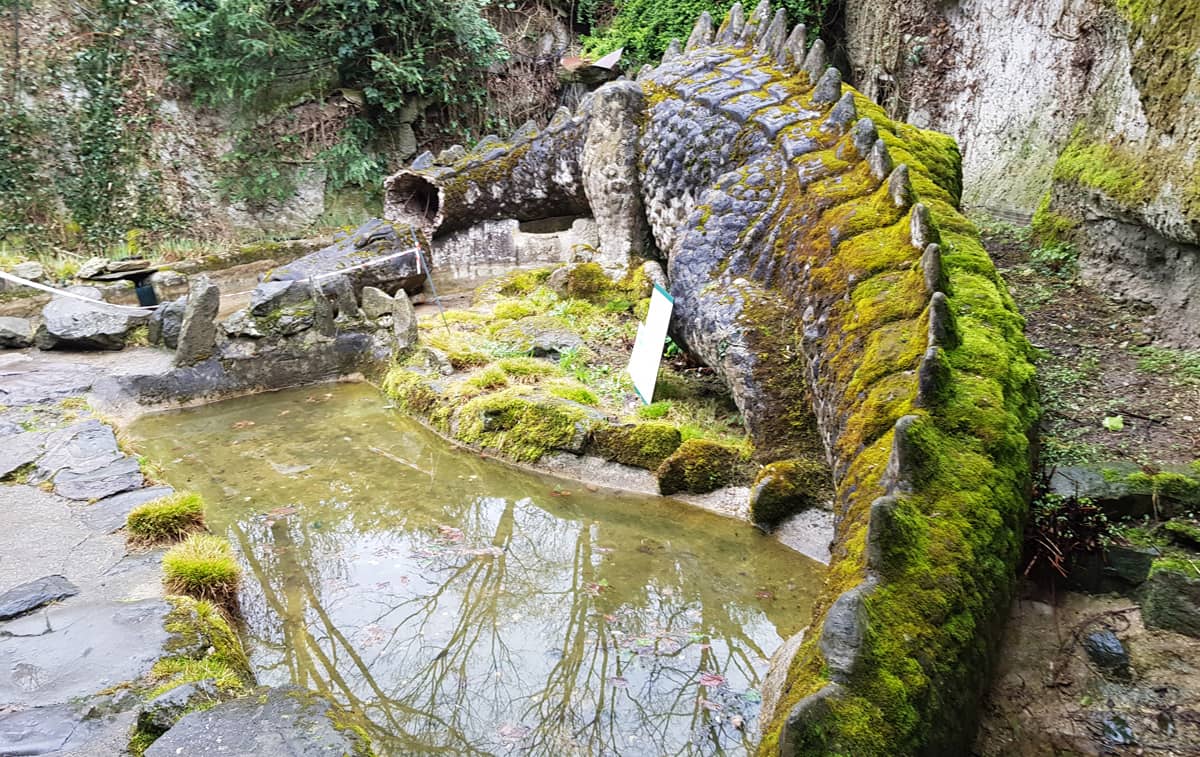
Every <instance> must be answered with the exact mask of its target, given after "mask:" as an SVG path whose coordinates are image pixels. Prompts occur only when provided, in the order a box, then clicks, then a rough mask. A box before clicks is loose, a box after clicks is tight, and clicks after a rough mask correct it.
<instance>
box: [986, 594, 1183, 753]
mask: <svg viewBox="0 0 1200 757" xmlns="http://www.w3.org/2000/svg"><path fill="white" fill-rule="evenodd" d="M1055 600H1057V601H1055ZM1106 628H1107V629H1108V630H1111V631H1113V632H1114V633H1115V634H1116V635H1117V637H1118V638H1120V640H1121V642H1122V643H1123V644H1124V646H1125V648H1126V650H1127V651H1128V652H1129V656H1130V660H1131V662H1130V668H1131V671H1132V674H1131V678H1130V679H1129V680H1122V679H1121V678H1120V677H1119V676H1116V675H1112V674H1110V675H1108V676H1107V677H1106V676H1105V675H1104V674H1103V673H1102V672H1101V670H1100V669H1099V668H1098V667H1097V666H1096V665H1095V664H1094V663H1092V662H1091V660H1090V659H1089V658H1088V655H1087V653H1086V652H1085V651H1084V648H1083V645H1082V640H1083V639H1084V637H1086V636H1087V635H1088V634H1089V633H1092V632H1094V631H1099V630H1103V629H1106ZM1122 742H1129V743H1122ZM975 753H976V754H977V755H979V757H1042V756H1043V755H1045V756H1047V757H1049V756H1050V755H1076V754H1079V755H1164V756H1169V755H1180V756H1182V755H1200V639H1191V638H1188V637H1187V636H1181V635H1179V634H1175V633H1170V632H1166V631H1159V630H1156V629H1147V628H1146V627H1145V626H1143V625H1142V621H1141V614H1140V613H1139V611H1138V609H1137V605H1136V603H1135V602H1132V601H1130V600H1129V599H1127V598H1125V597H1119V596H1116V595H1108V596H1096V597H1092V596H1087V595H1084V594H1075V593H1067V594H1061V595H1059V596H1057V597H1051V596H1048V595H1045V594H1043V595H1042V596H1040V597H1036V598H1035V597H1034V596H1029V595H1027V596H1026V597H1024V598H1022V599H1021V600H1020V601H1018V602H1017V603H1015V604H1014V606H1013V609H1012V614H1011V616H1010V618H1009V622H1008V629H1007V631H1006V636H1005V639H1004V644H1003V646H1002V648H1001V650H1000V658H999V667H998V669H997V670H996V676H995V679H994V683H993V686H992V691H991V693H990V695H989V698H988V702H987V703H986V705H985V707H984V712H983V722H982V723H981V726H980V729H979V738H978V741H977V743H976V750H975Z"/></svg>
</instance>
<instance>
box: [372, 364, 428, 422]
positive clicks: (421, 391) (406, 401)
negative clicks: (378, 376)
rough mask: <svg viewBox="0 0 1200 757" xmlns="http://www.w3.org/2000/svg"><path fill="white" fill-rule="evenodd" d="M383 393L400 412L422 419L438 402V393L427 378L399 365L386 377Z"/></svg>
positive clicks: (389, 371)
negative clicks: (393, 402) (392, 401)
mask: <svg viewBox="0 0 1200 757" xmlns="http://www.w3.org/2000/svg"><path fill="white" fill-rule="evenodd" d="M383 391H384V393H385V394H387V396H389V397H391V398H392V400H394V401H395V403H396V406H397V407H398V408H399V409H400V410H402V411H404V412H406V413H409V414H411V415H416V416H421V417H424V416H427V415H428V414H429V412H430V411H431V410H433V407H434V405H435V404H436V403H437V400H438V394H437V392H435V391H434V390H433V387H432V386H430V383H429V380H428V379H427V378H426V377H425V376H423V375H422V374H420V373H417V372H416V371H413V370H409V369H408V368H405V367H403V366H398V365H397V366H392V367H391V368H390V369H389V370H388V372H387V374H386V375H385V376H384V379H383Z"/></svg>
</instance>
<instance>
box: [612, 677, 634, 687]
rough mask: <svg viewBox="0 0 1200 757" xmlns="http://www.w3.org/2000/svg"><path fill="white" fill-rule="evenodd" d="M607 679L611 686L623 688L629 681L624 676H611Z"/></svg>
mask: <svg viewBox="0 0 1200 757" xmlns="http://www.w3.org/2000/svg"><path fill="white" fill-rule="evenodd" d="M608 680H609V683H611V684H612V685H613V686H616V687H617V688H618V689H623V688H625V687H626V686H628V685H629V681H627V680H626V679H625V676H613V677H612V678H609V679H608Z"/></svg>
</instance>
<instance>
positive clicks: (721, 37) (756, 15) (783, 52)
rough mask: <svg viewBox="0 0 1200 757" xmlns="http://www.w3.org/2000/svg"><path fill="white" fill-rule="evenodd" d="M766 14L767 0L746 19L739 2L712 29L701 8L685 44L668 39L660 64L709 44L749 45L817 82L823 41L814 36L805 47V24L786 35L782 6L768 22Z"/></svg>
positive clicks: (782, 67) (823, 65) (823, 60)
mask: <svg viewBox="0 0 1200 757" xmlns="http://www.w3.org/2000/svg"><path fill="white" fill-rule="evenodd" d="M768 17H771V3H770V2H769V0H762V2H760V3H759V4H758V6H757V7H756V8H755V9H754V12H753V13H751V14H750V18H749V19H748V20H747V19H746V15H745V11H744V10H743V9H742V4H741V3H734V4H733V7H732V8H730V9H729V13H728V14H726V16H725V21H724V22H723V23H722V24H721V27H720V28H719V29H715V30H714V27H713V20H712V16H710V15H709V14H708V11H704V12H703V13H701V14H700V17H699V18H698V19H696V23H695V25H694V26H693V27H692V33H691V35H690V36H689V37H688V40H687V43H686V45H680V42H679V40H677V39H673V40H671V43H670V44H669V45H668V46H667V50H666V52H665V53H663V63H666V62H667V61H669V60H671V59H672V58H675V57H677V56H679V55H682V54H683V53H685V52H692V51H693V50H696V49H698V48H701V47H707V46H709V45H716V46H718V47H740V48H751V49H753V50H754V52H755V53H757V54H758V55H763V56H766V57H768V58H770V59H771V62H772V63H774V64H775V67H776V68H778V69H779V70H780V71H782V72H784V73H790V74H798V73H800V72H805V73H807V74H808V80H809V81H810V82H816V81H817V80H818V79H819V78H820V77H821V75H822V74H824V73H825V72H826V66H827V56H826V53H825V43H824V42H822V41H821V40H820V39H817V40H816V41H814V42H813V43H812V45H811V46H810V47H808V48H807V49H806V48H805V45H807V43H808V29H807V28H805V26H804V24H796V25H795V26H794V27H792V31H791V33H790V34H789V33H788V30H787V13H786V12H785V11H784V10H783V9H782V8H780V9H779V10H777V11H775V14H774V16H773V17H771V20H770V23H768V22H767V18H768Z"/></svg>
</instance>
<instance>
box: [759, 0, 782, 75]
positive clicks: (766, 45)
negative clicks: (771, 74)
mask: <svg viewBox="0 0 1200 757" xmlns="http://www.w3.org/2000/svg"><path fill="white" fill-rule="evenodd" d="M785 42H787V12H786V11H784V10H783V8H780V9H779V10H777V11H775V17H774V18H772V19H771V24H770V25H769V26H768V27H767V31H766V32H765V33H764V34H763V35H762V39H761V40H759V43H758V51H759V52H760V53H762V54H763V55H769V56H771V58H772V59H773V60H774V61H775V65H777V66H779V67H781V68H782V67H783V65H784V63H785V56H784V52H785V50H786V48H785V46H784V43H785Z"/></svg>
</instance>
